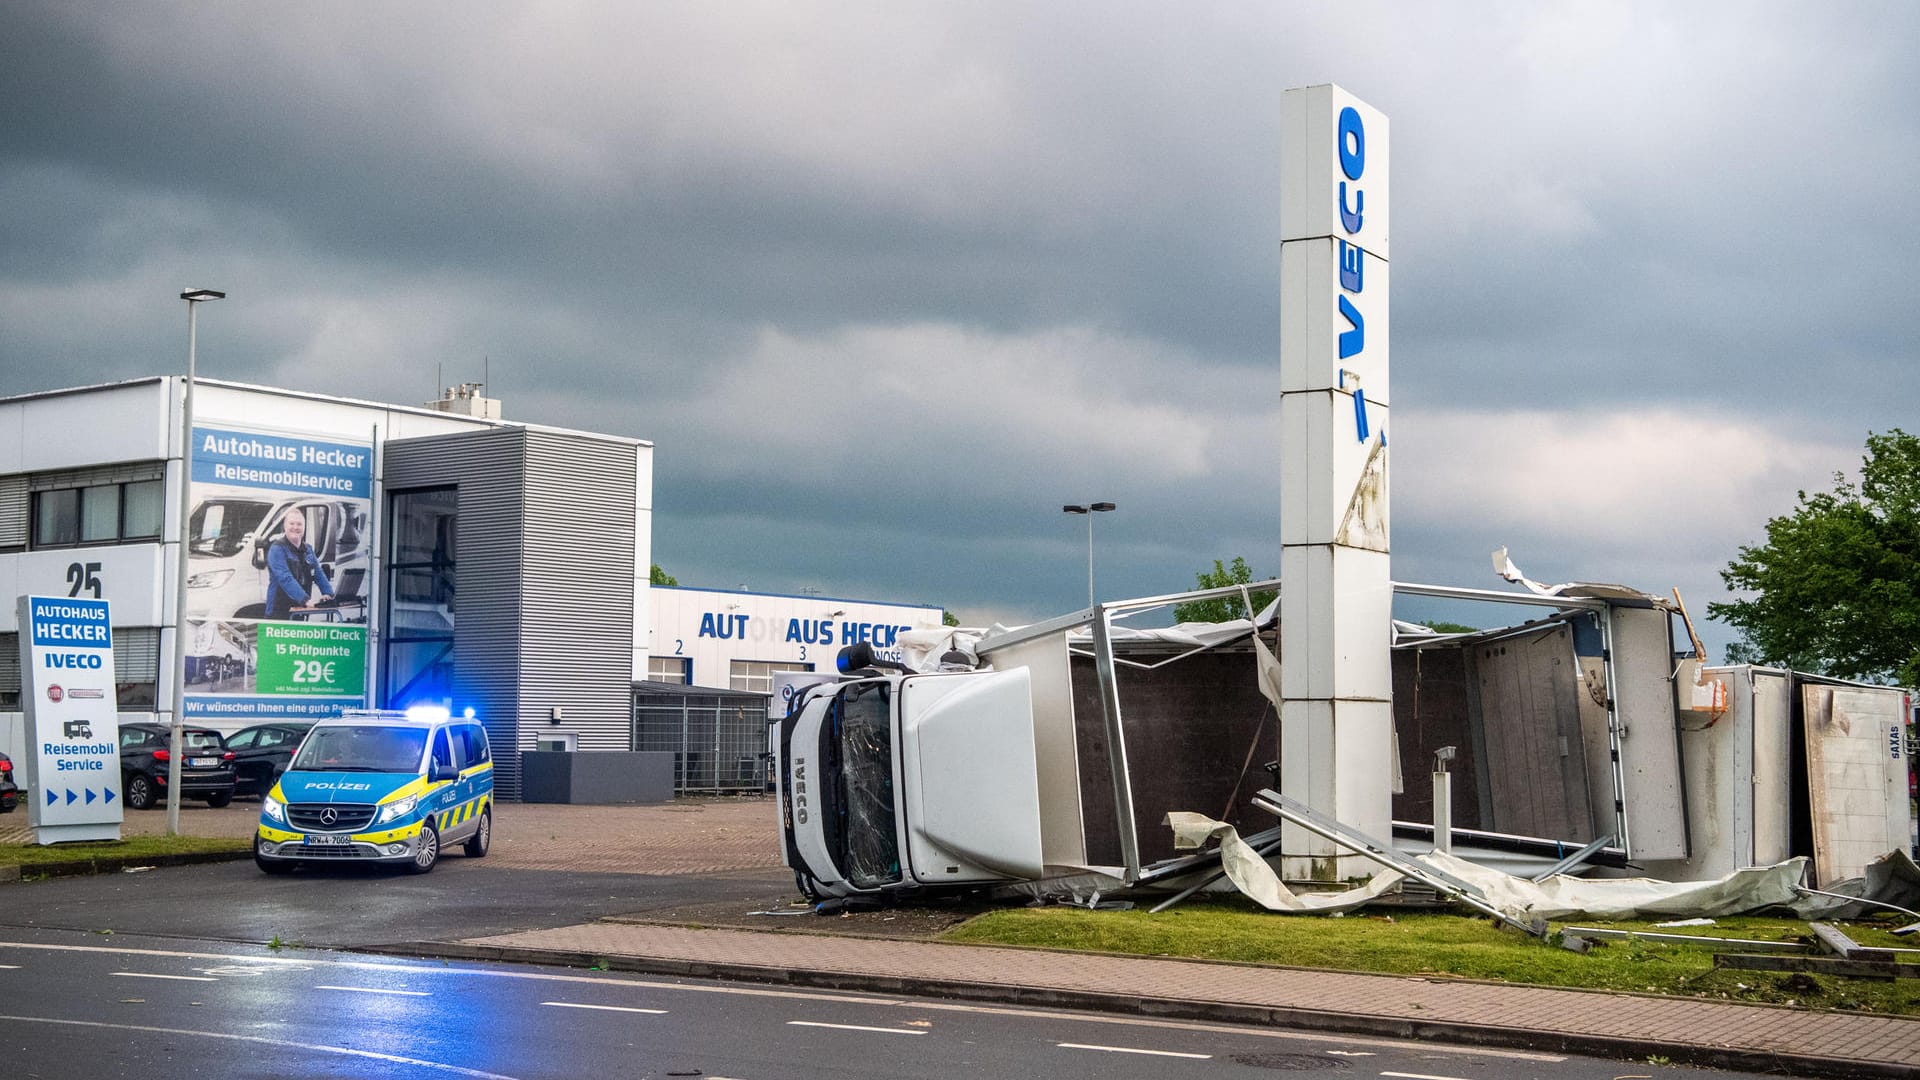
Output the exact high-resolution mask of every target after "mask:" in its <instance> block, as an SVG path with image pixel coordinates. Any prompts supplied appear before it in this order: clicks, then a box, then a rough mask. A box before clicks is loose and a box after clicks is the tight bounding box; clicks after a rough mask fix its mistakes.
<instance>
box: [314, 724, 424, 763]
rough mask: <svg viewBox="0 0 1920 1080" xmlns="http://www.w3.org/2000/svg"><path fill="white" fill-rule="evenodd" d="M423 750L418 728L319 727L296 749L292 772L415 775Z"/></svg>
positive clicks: (422, 730) (371, 726) (421, 731)
mask: <svg viewBox="0 0 1920 1080" xmlns="http://www.w3.org/2000/svg"><path fill="white" fill-rule="evenodd" d="M426 748H427V733H426V731H425V730H424V729H421V728H402V727H380V726H376V725H372V724H369V725H367V726H364V727H361V726H352V727H346V726H342V727H332V726H328V727H321V728H315V729H314V731H313V734H311V735H309V736H307V741H306V743H305V744H304V745H302V746H301V747H300V756H299V757H296V758H294V759H293V764H292V765H289V766H288V768H289V769H291V770H293V771H295V772H415V771H417V770H418V769H419V768H420V755H421V753H422V752H423V751H425V750H426Z"/></svg>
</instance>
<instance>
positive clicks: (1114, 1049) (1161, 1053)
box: [1053, 1043, 1213, 1061]
mask: <svg viewBox="0 0 1920 1080" xmlns="http://www.w3.org/2000/svg"><path fill="white" fill-rule="evenodd" d="M1053 1045H1055V1046H1057V1047H1059V1048H1060V1049H1062V1050H1101V1051H1104V1052H1106V1053H1109V1054H1147V1055H1150V1056H1152V1057H1177V1058H1192V1059H1194V1060H1195V1061H1206V1060H1209V1059H1210V1058H1212V1057H1213V1055H1212V1054H1183V1053H1181V1052H1179V1051H1178V1050H1142V1049H1140V1048H1139V1047H1135V1046H1099V1045H1097V1044H1094V1043H1054V1044H1053Z"/></svg>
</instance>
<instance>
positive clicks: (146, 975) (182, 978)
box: [113, 971, 220, 982]
mask: <svg viewBox="0 0 1920 1080" xmlns="http://www.w3.org/2000/svg"><path fill="white" fill-rule="evenodd" d="M113 974H114V975H117V976H119V977H120V978H122V979H172V980H174V981H175V982H219V981H220V980H219V979H216V978H214V977H212V976H211V975H155V974H153V973H151V972H146V971H116V972H114V973H113Z"/></svg>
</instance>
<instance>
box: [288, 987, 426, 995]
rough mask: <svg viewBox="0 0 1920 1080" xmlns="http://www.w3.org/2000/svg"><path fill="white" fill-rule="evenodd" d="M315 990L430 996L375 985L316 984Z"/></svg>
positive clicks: (413, 991) (424, 992)
mask: <svg viewBox="0 0 1920 1080" xmlns="http://www.w3.org/2000/svg"><path fill="white" fill-rule="evenodd" d="M314 989H315V990H345V991H346V992H348V993H350V994H397V995H399V996H400V997H432V996H433V995H432V994H430V993H428V992H427V991H425V990H382V989H381V988H379V987H377V986H316V987H314Z"/></svg>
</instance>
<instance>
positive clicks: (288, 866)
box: [253, 833, 293, 874]
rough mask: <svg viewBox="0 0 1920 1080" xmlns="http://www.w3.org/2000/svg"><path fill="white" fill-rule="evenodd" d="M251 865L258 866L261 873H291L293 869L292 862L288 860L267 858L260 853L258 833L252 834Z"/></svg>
mask: <svg viewBox="0 0 1920 1080" xmlns="http://www.w3.org/2000/svg"><path fill="white" fill-rule="evenodd" d="M253 865H255V866H257V867H259V868H260V870H261V872H262V873H267V874H286V873H291V872H292V870H293V863H292V862H291V861H289V860H286V859H269V858H265V857H263V856H262V855H261V854H260V834H259V833H254V834H253Z"/></svg>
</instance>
